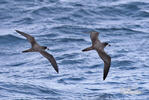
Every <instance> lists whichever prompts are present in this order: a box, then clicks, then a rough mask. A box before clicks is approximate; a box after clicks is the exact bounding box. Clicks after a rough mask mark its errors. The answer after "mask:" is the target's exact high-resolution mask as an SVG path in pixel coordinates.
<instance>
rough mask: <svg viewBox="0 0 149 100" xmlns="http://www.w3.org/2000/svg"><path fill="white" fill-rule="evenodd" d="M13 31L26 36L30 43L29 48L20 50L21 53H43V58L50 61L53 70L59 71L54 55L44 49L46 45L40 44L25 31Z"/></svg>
mask: <svg viewBox="0 0 149 100" xmlns="http://www.w3.org/2000/svg"><path fill="white" fill-rule="evenodd" d="M15 31H16V32H18V33H19V34H21V35H23V36H24V37H26V38H27V40H28V41H29V42H30V43H31V48H30V49H27V50H24V51H22V52H23V53H26V52H39V53H40V54H41V55H43V56H44V57H45V58H47V59H48V60H49V61H50V62H51V64H52V66H53V68H54V69H55V71H56V72H57V73H58V72H59V70H58V66H57V63H56V60H55V59H54V57H53V56H52V55H51V54H49V53H48V52H46V51H45V50H46V49H48V48H47V47H46V46H40V45H39V44H38V43H37V42H36V40H35V38H34V37H32V36H31V35H29V34H27V33H24V32H21V31H19V30H15Z"/></svg>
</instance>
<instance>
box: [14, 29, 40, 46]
mask: <svg viewBox="0 0 149 100" xmlns="http://www.w3.org/2000/svg"><path fill="white" fill-rule="evenodd" d="M16 32H18V33H19V34H21V35H23V36H24V37H26V38H27V40H28V41H29V42H30V43H31V45H32V46H33V45H34V44H37V43H36V41H35V39H34V37H32V36H31V35H29V34H27V33H24V32H21V31H19V30H16Z"/></svg>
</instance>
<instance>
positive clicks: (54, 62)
mask: <svg viewBox="0 0 149 100" xmlns="http://www.w3.org/2000/svg"><path fill="white" fill-rule="evenodd" d="M40 54H42V55H43V56H44V57H46V58H47V59H48V60H49V61H50V62H51V64H52V66H53V68H54V69H55V71H56V72H57V73H58V72H59V70H58V66H57V63H56V60H55V59H54V57H53V56H52V55H51V54H49V53H47V52H46V51H40Z"/></svg>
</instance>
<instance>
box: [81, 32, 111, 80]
mask: <svg viewBox="0 0 149 100" xmlns="http://www.w3.org/2000/svg"><path fill="white" fill-rule="evenodd" d="M98 35H99V32H96V31H93V32H90V38H91V41H92V46H90V47H88V48H85V49H83V50H82V51H83V52H85V51H90V50H96V51H97V53H98V55H99V56H100V58H101V59H102V60H103V61H104V73H103V80H105V79H106V77H107V75H108V72H109V69H110V65H111V57H110V56H109V55H107V54H106V53H105V51H104V48H105V47H106V46H107V45H109V44H108V43H107V42H101V41H100V40H99V39H98ZM109 46H110V45H109Z"/></svg>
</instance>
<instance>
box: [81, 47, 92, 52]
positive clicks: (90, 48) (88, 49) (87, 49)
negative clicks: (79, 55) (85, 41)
mask: <svg viewBox="0 0 149 100" xmlns="http://www.w3.org/2000/svg"><path fill="white" fill-rule="evenodd" d="M93 49H94V48H93V47H88V48H85V49H83V50H82V51H83V52H85V51H90V50H93Z"/></svg>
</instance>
